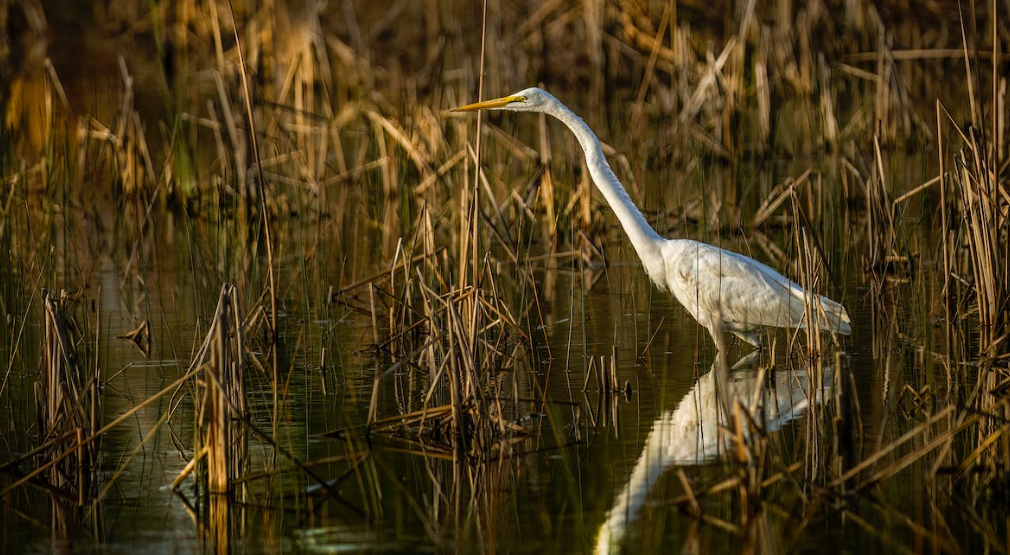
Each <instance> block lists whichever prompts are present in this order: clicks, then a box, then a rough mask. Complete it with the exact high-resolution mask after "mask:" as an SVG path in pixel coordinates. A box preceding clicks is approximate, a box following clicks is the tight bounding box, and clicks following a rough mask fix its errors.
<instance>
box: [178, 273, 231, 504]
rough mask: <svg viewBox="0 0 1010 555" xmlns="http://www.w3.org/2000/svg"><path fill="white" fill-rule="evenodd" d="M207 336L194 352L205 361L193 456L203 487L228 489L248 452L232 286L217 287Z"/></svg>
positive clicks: (218, 491)
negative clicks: (200, 348) (203, 347)
mask: <svg viewBox="0 0 1010 555" xmlns="http://www.w3.org/2000/svg"><path fill="white" fill-rule="evenodd" d="M207 338H208V341H207V344H208V349H209V353H208V352H207V351H206V350H204V351H201V354H200V355H199V356H202V357H204V360H205V361H204V362H200V363H198V364H201V368H202V370H203V372H202V379H201V380H198V386H197V389H196V407H197V410H196V414H195V416H196V425H195V426H194V434H195V437H194V449H193V452H194V453H195V455H194V461H195V462H196V469H197V473H198V476H199V477H200V479H201V481H202V482H203V483H205V484H206V488H207V491H208V492H210V493H229V492H230V485H231V484H232V483H233V482H234V481H236V480H238V478H239V477H240V475H241V472H242V469H243V467H244V465H245V461H246V456H247V452H248V443H247V434H246V430H245V427H244V417H245V414H246V406H245V400H246V393H245V377H244V367H245V364H244V349H245V346H244V345H243V341H244V338H243V331H242V314H241V308H240V304H239V300H238V290H237V288H236V287H235V286H234V285H230V284H225V285H224V286H222V287H221V294H220V297H219V298H218V304H217V309H216V310H215V313H214V319H213V321H212V324H211V328H210V331H209V332H208V335H207ZM208 354H209V360H207V359H206V357H207V355H208ZM180 477H181V476H180ZM176 482H178V480H176Z"/></svg>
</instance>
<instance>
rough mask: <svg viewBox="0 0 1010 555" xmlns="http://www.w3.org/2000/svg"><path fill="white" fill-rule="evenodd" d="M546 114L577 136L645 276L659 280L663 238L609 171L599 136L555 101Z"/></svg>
mask: <svg viewBox="0 0 1010 555" xmlns="http://www.w3.org/2000/svg"><path fill="white" fill-rule="evenodd" d="M545 113H547V114H548V115H551V116H554V117H556V118H557V119H559V120H561V122H562V123H564V124H565V125H566V126H568V129H571V130H572V133H574V134H575V138H576V139H578V141H579V144H580V145H582V150H583V151H585V153H586V166H588V167H589V175H591V176H592V178H593V182H594V183H596V187H597V188H599V189H600V192H601V193H603V197H604V198H606V199H607V203H609V204H610V208H611V209H612V210H613V211H614V214H616V215H617V219H618V220H619V221H620V222H621V226H622V227H623V228H624V231H625V233H627V234H628V239H630V240H631V245H632V246H633V247H634V248H635V252H636V253H638V257H639V258H641V259H642V263H643V264H644V265H645V270H646V272H647V273H648V274H649V276H650V277H652V278H653V279H654V280H657V279H658V278H659V277H660V275H661V272H662V257H661V255H660V251H659V249H660V246H661V244H662V242H663V238H662V237H661V236H660V235H659V234H658V233H656V230H654V229H652V226H650V225H649V222H648V221H646V219H645V216H643V215H642V213H641V212H640V211H639V210H638V207H636V206H635V203H634V202H632V201H631V198H630V197H629V196H628V192H627V191H626V190H625V189H624V186H623V185H621V182H620V181H618V180H617V176H616V175H614V170H612V169H611V168H610V164H609V163H607V158H606V156H604V155H603V148H602V147H601V146H600V141H599V139H597V138H596V134H594V133H593V130H592V129H590V128H589V126H588V125H586V122H584V121H582V118H580V117H579V116H578V115H576V114H575V112H572V111H571V110H569V109H568V108H567V107H566V106H565V105H564V104H562V103H561V102H560V101H557V100H556V99H555V102H553V103H551V105H549V106H548V107H547V109H546V110H545ZM661 285H663V284H661Z"/></svg>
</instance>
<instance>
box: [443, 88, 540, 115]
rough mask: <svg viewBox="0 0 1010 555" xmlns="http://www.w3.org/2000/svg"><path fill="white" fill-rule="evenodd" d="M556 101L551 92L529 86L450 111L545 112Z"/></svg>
mask: <svg viewBox="0 0 1010 555" xmlns="http://www.w3.org/2000/svg"><path fill="white" fill-rule="evenodd" d="M557 101H558V100H557V99H556V98H554V96H553V95H552V94H551V93H549V92H547V91H545V90H543V89H540V88H537V87H530V88H528V89H523V90H521V91H519V92H517V93H514V94H510V95H508V96H503V97H501V98H496V99H494V100H485V101H484V102H478V103H476V104H467V105H466V106H459V107H457V108H453V109H452V111H453V112H474V111H477V110H508V111H510V112H546V111H547V108H548V107H549V106H551V105H553V104H555V103H557Z"/></svg>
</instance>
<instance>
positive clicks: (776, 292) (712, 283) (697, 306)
mask: <svg viewBox="0 0 1010 555" xmlns="http://www.w3.org/2000/svg"><path fill="white" fill-rule="evenodd" d="M473 110H507V111H513V112H541V113H544V114H547V115H550V116H553V117H554V118H556V119H558V120H559V121H561V122H562V123H564V124H565V125H566V126H567V127H568V129H569V130H571V132H572V133H573V134H574V135H575V138H576V139H577V140H578V142H579V145H580V146H581V147H582V150H583V152H584V153H585V157H586V166H587V167H588V168H589V173H590V175H591V177H592V178H593V182H594V183H595V184H596V187H597V188H598V189H599V190H600V192H601V193H603V196H604V198H605V199H606V200H607V203H608V204H609V205H610V208H611V209H612V210H613V211H614V214H615V215H616V216H617V219H618V221H620V222H621V226H622V227H623V228H624V231H625V233H627V235H628V239H629V240H630V241H631V245H632V247H633V248H634V249H635V252H636V253H637V254H638V257H639V258H640V259H641V261H642V264H643V266H644V267H645V271H646V274H648V276H649V278H650V279H651V280H652V281H653V283H655V284H656V285H657V286H658V287H659V288H660V289H663V290H666V291H670V292H671V293H673V295H674V297H676V298H677V300H678V301H679V302H680V304H682V305H683V306H684V308H686V309H687V311H688V312H689V313H690V314H691V316H693V317H694V318H695V320H697V321H698V322H699V323H700V324H701V325H703V326H705V328H707V329H708V331H709V333H710V334H711V335H712V339H713V341H715V344H716V347H718V348H719V349H722V348H724V346H725V344H724V342H723V332H724V331H729V332H732V333H734V334H735V335H737V336H738V337H740V338H741V339H743V340H744V341H746V342H748V343H750V344H752V345H755V346H760V342H759V341H758V339H757V336H756V335H755V334H754V333H753V331H752V330H753V329H754V328H755V327H758V326H769V327H781V328H808V327H810V326H809V324H810V323H811V320H813V321H812V323H814V324H816V328H820V329H824V330H833V331H835V332H838V333H841V334H849V333H851V331H852V330H851V325H850V321H849V315H848V313H847V312H846V311H845V308H844V307H842V305H840V304H839V303H837V302H835V301H833V300H831V299H829V298H827V297H824V296H821V295H817V294H813V293H809V292H807V291H805V290H804V289H803V288H802V287H800V285H799V284H797V283H796V282H794V281H792V280H790V279H789V278H787V277H785V276H783V275H782V274H780V273H779V272H777V271H776V270H774V269H772V268H771V267H769V266H767V265H765V264H762V263H761V262H758V261H757V260H754V259H753V258H750V257H748V256H744V255H742V254H738V253H735V252H732V251H728V250H726V249H722V248H719V247H716V246H713V245H708V244H706V243H701V242H698V241H691V240H686V239H665V238H663V237H661V236H660V235H659V234H658V233H656V230H655V229H653V228H652V226H651V225H649V223H648V221H647V220H646V219H645V216H643V215H642V212H641V211H640V210H639V209H638V207H637V206H635V203H634V202H632V201H631V198H630V197H629V196H628V192H627V191H626V190H625V189H624V186H623V185H621V182H620V181H619V180H618V179H617V176H616V175H615V174H614V171H613V169H611V167H610V164H609V163H608V162H607V158H606V156H605V155H604V153H603V148H602V147H601V145H600V141H599V139H597V137H596V134H594V133H593V131H592V129H590V128H589V126H588V125H586V123H585V122H584V121H583V120H582V118H580V117H579V116H578V115H576V114H575V113H574V112H572V111H571V110H569V109H568V107H567V106H565V105H564V104H562V103H561V101H559V100H558V99H557V98H555V97H554V96H553V95H552V94H550V93H549V92H547V91H545V90H543V89H539V88H536V87H532V88H529V89H524V90H522V91H519V92H517V93H515V94H513V95H510V96H506V97H502V98H498V99H495V100H489V101H485V102H478V103H476V104H470V105H467V106H461V107H459V108H456V109H454V110H453V111H473ZM808 301H810V302H811V303H812V306H814V308H815V311H814V315H813V317H812V318H811V317H808V316H807V315H806V313H805V310H804V306H805V305H806V304H807V302H808Z"/></svg>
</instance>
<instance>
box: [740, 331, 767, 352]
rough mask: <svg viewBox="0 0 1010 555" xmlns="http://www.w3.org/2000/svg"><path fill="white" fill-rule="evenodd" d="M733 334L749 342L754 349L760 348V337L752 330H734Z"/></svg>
mask: <svg viewBox="0 0 1010 555" xmlns="http://www.w3.org/2000/svg"><path fill="white" fill-rule="evenodd" d="M733 335H735V336H737V337H739V338H740V339H743V340H744V341H746V342H747V343H750V344H751V345H752V346H754V347H755V348H756V349H761V339H760V338H758V335H757V334H756V333H754V332H752V331H734V332H733Z"/></svg>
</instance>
